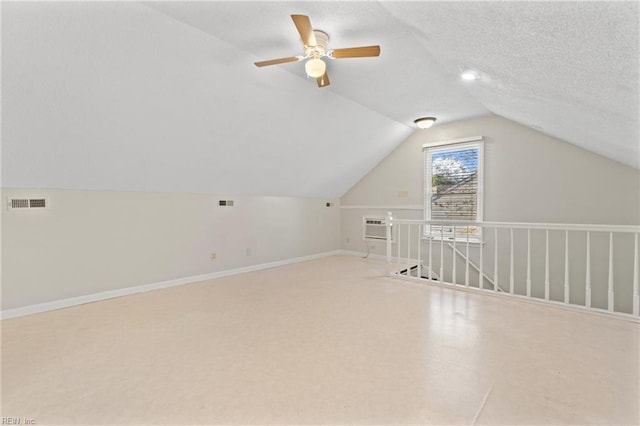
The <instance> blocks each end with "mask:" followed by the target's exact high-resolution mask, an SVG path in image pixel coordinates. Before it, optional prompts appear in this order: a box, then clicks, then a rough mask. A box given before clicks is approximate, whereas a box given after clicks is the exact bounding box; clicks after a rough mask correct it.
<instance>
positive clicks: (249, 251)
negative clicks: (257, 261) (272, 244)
mask: <svg viewBox="0 0 640 426" xmlns="http://www.w3.org/2000/svg"><path fill="white" fill-rule="evenodd" d="M247 256H251V249H250V248H247Z"/></svg>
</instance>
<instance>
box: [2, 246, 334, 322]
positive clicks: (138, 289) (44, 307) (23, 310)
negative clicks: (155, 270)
mask: <svg viewBox="0 0 640 426" xmlns="http://www.w3.org/2000/svg"><path fill="white" fill-rule="evenodd" d="M336 254H340V250H334V251H328V252H324V253H318V254H312V255H309V256H302V257H295V258H292V259H284V260H277V261H275V262H268V263H260V264H258V265H251V266H245V267H242V268H235V269H228V270H226V271H219V272H211V273H208V274H202V275H193V276H190V277H183V278H177V279H174V280H168V281H160V282H157V283H151V284H144V285H139V286H135V287H126V288H119V289H117V290H109V291H103V292H100V293H94V294H87V295H84V296H78V297H71V298H69V299H62V300H54V301H53V302H45V303H38V304H36V305H28V306H23V307H20V308H14V309H7V310H4V311H2V312H0V318H1V319H3V320H5V319H10V318H17V317H22V316H25V315H32V314H37V313H40V312H47V311H53V310H55V309H62V308H68V307H70V306H76V305H83V304H85V303H91V302H98V301H100V300H106V299H113V298H114V297H121V296H128V295H130V294H136V293H144V292H146V291H151V290H159V289H162V288H168V287H175V286H179V285H183V284H190V283H195V282H199V281H207V280H213V279H216V278H222V277H227V276H230V275H237V274H243V273H245V272H252V271H260V270H262V269H269V268H275V267H277V266H284V265H289V264H292V263H298V262H306V261H308V260H313V259H320V258H322V257H327V256H333V255H336Z"/></svg>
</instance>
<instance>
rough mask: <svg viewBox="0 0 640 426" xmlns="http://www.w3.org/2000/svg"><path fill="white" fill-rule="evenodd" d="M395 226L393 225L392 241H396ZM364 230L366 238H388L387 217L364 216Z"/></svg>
mask: <svg viewBox="0 0 640 426" xmlns="http://www.w3.org/2000/svg"><path fill="white" fill-rule="evenodd" d="M393 228H394V227H393V225H391V241H395V238H394V234H395V233H394V229H393ZM362 231H363V232H362V233H363V238H364V239H365V240H386V239H387V220H386V219H385V218H377V217H363V218H362Z"/></svg>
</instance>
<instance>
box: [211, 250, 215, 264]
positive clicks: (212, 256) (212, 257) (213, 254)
mask: <svg viewBox="0 0 640 426" xmlns="http://www.w3.org/2000/svg"><path fill="white" fill-rule="evenodd" d="M214 260H216V252H215V251H212V252H211V261H212V262H213V261H214Z"/></svg>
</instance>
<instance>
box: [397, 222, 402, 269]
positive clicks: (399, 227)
mask: <svg viewBox="0 0 640 426" xmlns="http://www.w3.org/2000/svg"><path fill="white" fill-rule="evenodd" d="M400 225H401V224H400V223H399V224H398V229H397V230H396V232H397V233H398V241H396V244H397V245H398V255H397V256H396V264H397V265H398V269H400V268H401V267H400V259H401V258H400V240H401V239H402V232H400V231H401V230H402V226H400ZM398 273H400V274H402V272H400V271H399V272H398Z"/></svg>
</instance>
